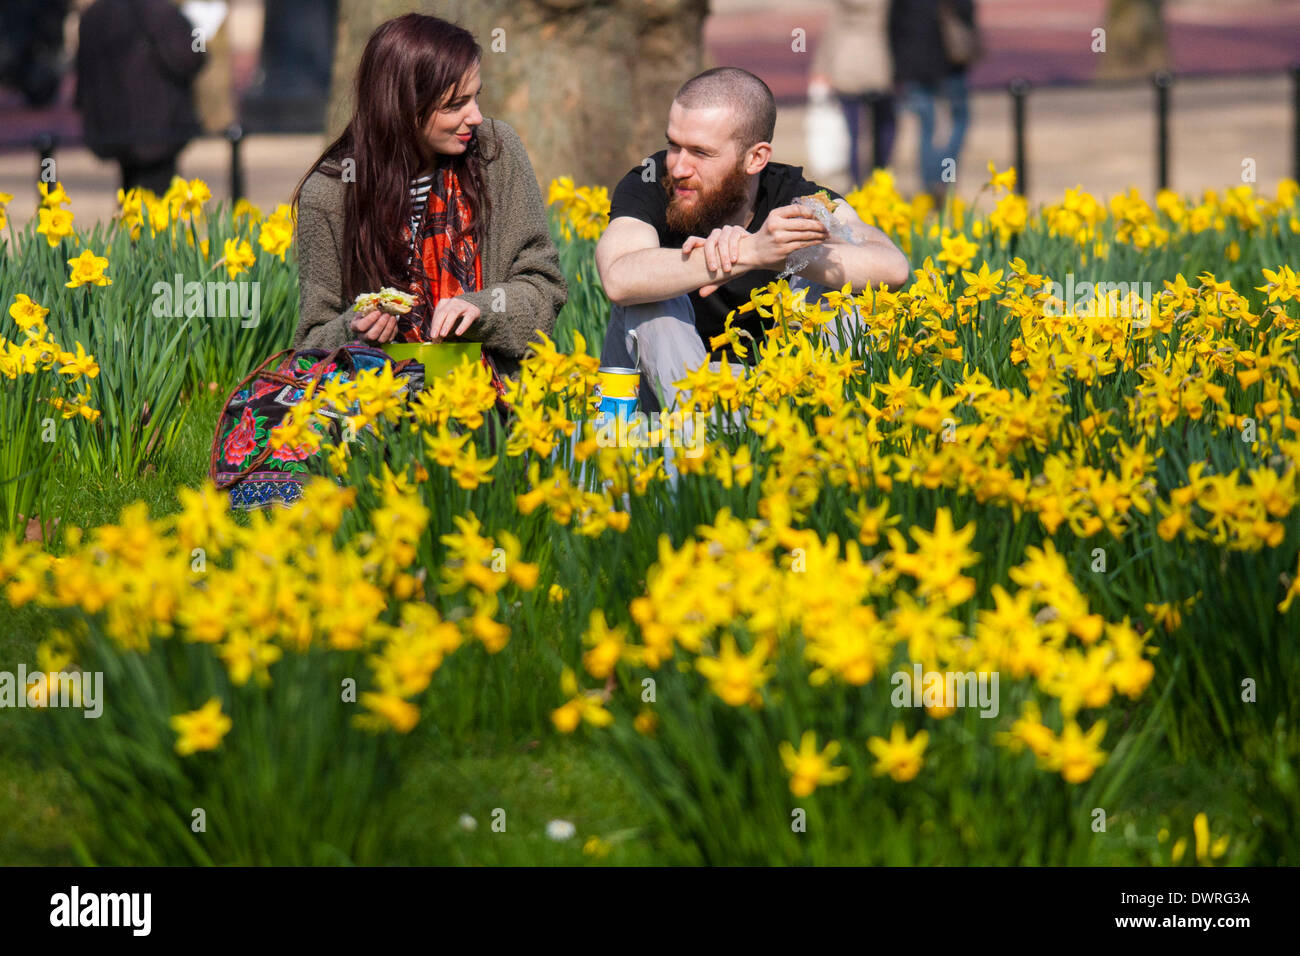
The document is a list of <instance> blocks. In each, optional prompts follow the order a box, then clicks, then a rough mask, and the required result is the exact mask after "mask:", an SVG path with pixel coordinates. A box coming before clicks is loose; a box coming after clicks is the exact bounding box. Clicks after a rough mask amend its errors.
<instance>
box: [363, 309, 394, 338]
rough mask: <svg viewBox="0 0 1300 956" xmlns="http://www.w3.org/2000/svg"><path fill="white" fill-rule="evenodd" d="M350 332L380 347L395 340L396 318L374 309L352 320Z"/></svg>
mask: <svg viewBox="0 0 1300 956" xmlns="http://www.w3.org/2000/svg"><path fill="white" fill-rule="evenodd" d="M352 331H353V332H355V333H357V335H359V336H360V337H361V338H363V339H365V340H366V341H367V342H374V343H377V344H381V345H382V344H384V343H386V342H391V341H393V339H395V338H397V316H395V315H389V314H388V313H387V312H384V311H383V310H381V309H375V310H373V311H371V312H367V313H366V314H365V315H362V316H358V317H357V318H355V319H353V320H352Z"/></svg>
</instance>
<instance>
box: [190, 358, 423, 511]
mask: <svg viewBox="0 0 1300 956" xmlns="http://www.w3.org/2000/svg"><path fill="white" fill-rule="evenodd" d="M386 364H393V373H394V375H395V376H396V377H399V378H406V379H407V389H408V391H407V393H408V394H412V395H413V394H415V393H416V392H418V391H420V389H422V388H423V387H424V366H423V365H422V364H421V363H419V362H417V361H414V360H413V359H407V360H405V361H402V362H397V363H393V362H392V359H390V358H389V357H388V356H387V355H386V354H385V353H384V352H383V351H382V350H381V349H377V348H372V347H370V346H368V345H363V344H361V343H349V344H347V345H343V346H340V347H339V348H337V349H335V350H334V351H332V352H331V351H327V350H325V349H299V350H297V351H294V350H293V349H285V350H284V351H283V352H277V353H276V354H275V355H272V356H271V357H270V358H268V359H267V360H266V361H265V362H263V363H262V364H261V365H259V366H258V367H257V368H256V369H255V370H254V371H253V372H251V373H250V374H249V375H248V376H247V377H246V378H245V379H244V380H243V381H242V382H240V383H239V385H238V386H236V388H235V390H234V391H233V392H232V393H231V394H230V397H229V398H227V399H226V404H225V408H224V409H223V410H222V413H221V415H220V417H219V418H218V419H217V430H216V435H215V436H214V438H213V440H212V454H211V457H210V459H209V462H208V476H209V477H210V478H211V479H212V480H213V482H214V483H215V484H216V486H217V488H218V490H222V491H225V490H229V492H230V506H231V507H232V508H237V509H256V508H263V507H266V506H267V505H272V504H275V505H281V506H284V507H288V506H289V505H291V504H293V503H294V502H296V501H297V500H298V499H299V498H300V497H302V487H303V484H304V482H305V481H306V479H307V477H308V475H309V474H311V472H312V471H313V469H312V468H311V467H310V465H309V462H311V461H312V460H313V459H315V458H317V456H320V455H323V454H324V452H323V451H321V450H319V449H318V450H316V451H309V450H308V449H307V448H305V447H304V446H301V445H298V446H290V445H285V446H283V447H282V448H280V449H278V450H273V449H272V448H271V444H270V436H271V432H273V431H274V430H275V429H276V428H277V427H279V425H280V423H281V422H282V421H284V418H285V416H286V415H287V414H288V412H289V409H290V408H291V407H292V406H293V405H294V404H295V403H296V402H298V401H300V400H301V399H302V396H303V392H304V391H305V390H306V388H307V386H308V385H309V384H310V383H311V382H313V381H315V382H328V381H336V380H342V381H350V380H351V379H352V378H354V377H355V376H356V375H358V374H359V373H360V372H362V371H365V370H367V369H370V370H374V371H381V370H382V369H383V367H384V366H385V365H386ZM317 387H319V385H318V386H317ZM331 417H333V418H334V422H333V438H334V440H335V441H338V440H339V438H340V437H341V436H342V426H341V425H340V423H339V419H338V417H337V415H332V416H331Z"/></svg>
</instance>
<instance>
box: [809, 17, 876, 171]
mask: <svg viewBox="0 0 1300 956" xmlns="http://www.w3.org/2000/svg"><path fill="white" fill-rule="evenodd" d="M812 72H813V77H814V80H820V81H824V82H826V83H827V84H829V86H830V88H831V89H832V90H834V91H835V95H836V96H837V97H838V99H839V101H840V106H841V107H842V108H843V110H844V119H845V121H846V123H847V125H848V131H849V176H850V177H852V180H853V182H854V184H858V183H861V182H862V180H863V179H864V178H866V174H867V173H870V169H868V170H865V171H864V170H863V169H862V162H861V158H860V157H861V149H860V146H859V143H860V141H861V128H862V115H863V113H864V111H865V113H866V115H867V116H868V118H869V120H870V122H871V168H872V169H880V168H883V167H885V166H888V165H889V157H890V154H891V153H892V152H893V149H894V129H895V125H896V124H895V114H894V96H893V89H892V87H893V64H892V58H891V56H890V52H889V0H835V5H834V7H833V9H832V12H831V18H830V21H829V22H828V23H827V25H826V34H825V38H824V39H823V40H822V41H821V43H820V44H819V45H818V47H817V52H816V54H814V60H813V70H812Z"/></svg>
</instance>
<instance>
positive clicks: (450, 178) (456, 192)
mask: <svg viewBox="0 0 1300 956" xmlns="http://www.w3.org/2000/svg"><path fill="white" fill-rule="evenodd" d="M469 227H470V209H469V203H468V202H466V201H465V195H464V193H463V192H462V190H461V187H460V178H459V177H458V176H457V175H456V173H455V171H454V170H451V169H444V170H442V171H440V172H439V173H438V174H435V175H434V177H433V184H432V186H430V188H429V193H428V197H427V199H426V205H425V208H424V221H423V222H422V223H421V224H420V230H419V235H418V236H416V237H414V238H412V237H411V236H410V235H409V228H410V227H409V226H408V227H407V229H408V236H407V240H408V242H410V244H411V260H410V271H411V285H410V290H411V292H413V293H415V294H416V295H417V296H418V297H419V300H420V304H419V305H418V306H416V308H415V309H413V310H412V311H411V313H410V315H409V317H408V318H409V319H410V321H409V322H406V323H403V326H402V328H401V329H400V330H399V334H400V335H401V337H402V340H403V341H405V342H427V341H429V333H430V328H429V323H430V321H431V317H432V315H433V310H434V307H435V306H436V305H437V304H438V303H439V302H441V301H442V300H443V299H453V298H455V297H456V296H458V295H464V294H465V293H466V292H478V291H479V290H480V289H482V288H483V265H482V260H481V258H480V257H479V249H478V242H477V241H476V240H475V239H474V237H473V235H466V236H464V238H462V239H461V240H460V241H459V242H456V241H454V238H453V237H454V236H455V235H456V234H457V233H459V232H461V231H462V229H468V228H469Z"/></svg>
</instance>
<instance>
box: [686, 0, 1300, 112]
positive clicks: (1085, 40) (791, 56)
mask: <svg viewBox="0 0 1300 956" xmlns="http://www.w3.org/2000/svg"><path fill="white" fill-rule="evenodd" d="M976 9H977V11H978V18H979V23H980V26H981V27H982V29H983V31H984V34H985V39H986V43H985V45H986V48H987V50H988V56H987V57H986V58H985V59H984V60H982V61H981V62H980V63H978V64H977V65H976V66H975V68H974V69H973V70H972V71H971V84H972V86H974V87H976V88H986V89H987V88H1005V86H1006V85H1007V83H1008V82H1010V81H1011V79H1012V78H1014V77H1017V76H1021V77H1024V78H1026V79H1028V80H1029V81H1030V82H1031V83H1035V84H1052V83H1070V84H1074V83H1086V82H1089V81H1091V80H1092V79H1093V78H1094V77H1095V76H1096V72H1097V68H1098V65H1099V63H1100V60H1101V57H1100V56H1099V55H1098V54H1095V53H1093V52H1092V51H1091V43H1092V31H1093V29H1095V28H1097V27H1104V26H1105V24H1106V18H1105V13H1104V10H1105V2H1104V0H977V7H976ZM826 19H827V13H826V7H825V6H824V5H822V4H810V3H798V2H796V3H788V4H782V5H781V6H780V7H779V8H777V9H772V10H763V9H759V8H757V7H754V8H750V9H747V8H745V7H744V6H741V7H740V9H735V10H732V11H731V12H729V13H727V14H725V15H719V16H713V17H711V18H710V20H709V22H708V24H707V26H706V28H705V38H706V41H707V43H708V47H709V52H710V54H711V55H712V56H713V57H714V59H715V61H716V65H719V66H741V67H745V68H746V69H750V70H753V71H754V72H755V73H757V74H758V75H760V76H761V77H762V78H763V79H764V80H765V81H766V82H767V84H768V85H769V86H770V87H771V88H772V92H773V93H775V94H776V96H777V97H778V98H779V99H782V100H791V99H794V100H797V99H802V98H803V96H804V95H805V91H806V90H807V86H808V68H809V63H810V61H811V54H812V52H813V51H814V50H815V49H816V45H817V42H818V40H819V39H820V38H821V36H822V34H823V32H824V30H825V26H826ZM1166 23H1167V28H1168V34H1169V47H1170V55H1171V58H1172V61H1173V68H1174V70H1175V72H1188V73H1240V72H1244V71H1259V70H1285V69H1288V68H1289V67H1291V66H1293V65H1300V2H1293V0H1284V2H1275V3H1270V2H1263V3H1234V2H1230V0H1211V2H1202V3H1182V4H1170V5H1169V6H1168V9H1167V15H1166ZM797 27H801V28H803V29H804V30H806V31H807V38H808V44H807V47H808V53H806V54H801V53H795V52H793V51H792V50H791V48H790V47H791V31H792V30H794V29H795V28H797Z"/></svg>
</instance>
